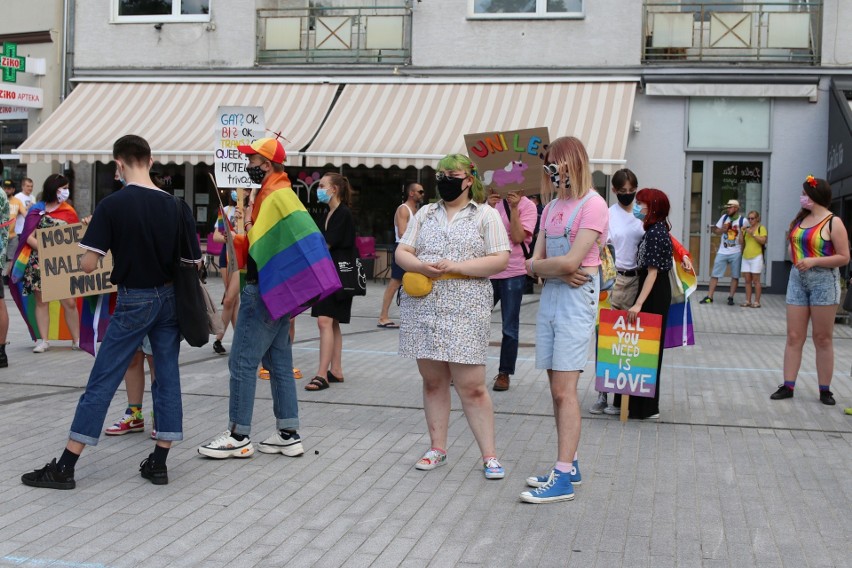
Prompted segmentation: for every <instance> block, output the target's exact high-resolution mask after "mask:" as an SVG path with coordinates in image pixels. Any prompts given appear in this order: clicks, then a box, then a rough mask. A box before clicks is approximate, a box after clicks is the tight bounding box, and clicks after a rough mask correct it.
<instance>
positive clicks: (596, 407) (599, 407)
mask: <svg viewBox="0 0 852 568" xmlns="http://www.w3.org/2000/svg"><path fill="white" fill-rule="evenodd" d="M605 408H606V394H605V393H598V399H597V400H596V401H595V403H594V404H593V405H592V407H591V408H589V412H590V413H591V414H602V413H603V411H604V409H605Z"/></svg>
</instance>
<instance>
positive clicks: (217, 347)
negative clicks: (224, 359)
mask: <svg viewBox="0 0 852 568" xmlns="http://www.w3.org/2000/svg"><path fill="white" fill-rule="evenodd" d="M213 351H215V352H216V353H218V354H219V355H224V354H225V353H227V351H225V347H224V346H223V345H222V340H221V339H217V340H216V341H214V342H213Z"/></svg>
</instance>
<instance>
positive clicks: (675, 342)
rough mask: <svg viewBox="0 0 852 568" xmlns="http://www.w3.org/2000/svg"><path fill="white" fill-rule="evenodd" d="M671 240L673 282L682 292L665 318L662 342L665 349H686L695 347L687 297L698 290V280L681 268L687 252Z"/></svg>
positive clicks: (690, 311)
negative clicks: (689, 346)
mask: <svg viewBox="0 0 852 568" xmlns="http://www.w3.org/2000/svg"><path fill="white" fill-rule="evenodd" d="M671 239H672V251H673V254H672V263H673V264H672V274H673V277H674V282H675V283H676V285H677V286H679V287H680V289H681V290H683V295H682V297H681V298H680V299H679V300H672V305H671V307H670V308H669V313H668V316H667V317H666V335H665V338H664V340H663V347H664V348H665V349H672V348H674V347H686V346H687V345H695V330H694V328H693V324H692V307H691V306H690V305H689V296H690V295H691V294H692V293H693V292H695V291H696V290H697V289H698V278H697V276H696V274H695V270H686V269H685V268H684V267H683V258H684V257H685V256H689V251H688V250H686V249H685V248H684V246H683V245H682V244H680V242H678V240H677V239H676V238H674V237H672V238H671Z"/></svg>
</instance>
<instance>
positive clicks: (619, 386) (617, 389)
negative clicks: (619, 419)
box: [595, 310, 663, 397]
mask: <svg viewBox="0 0 852 568" xmlns="http://www.w3.org/2000/svg"><path fill="white" fill-rule="evenodd" d="M662 326H663V317H662V316H661V315H659V314H648V313H644V312H640V313H639V316H638V317H637V318H636V321H635V322H634V323H632V324H631V323H629V322H628V321H627V311H625V310H602V311H601V312H600V327H599V329H598V338H597V365H596V369H595V389H596V390H597V391H598V392H614V393H620V394H626V395H630V396H643V397H653V396H654V393H655V392H656V390H657V363H658V362H659V360H660V348H661V346H660V339H661V337H662Z"/></svg>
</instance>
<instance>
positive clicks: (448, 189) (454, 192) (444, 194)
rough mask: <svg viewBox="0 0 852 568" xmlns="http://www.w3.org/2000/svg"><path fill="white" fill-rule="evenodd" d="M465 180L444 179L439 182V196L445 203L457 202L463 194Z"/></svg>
mask: <svg viewBox="0 0 852 568" xmlns="http://www.w3.org/2000/svg"><path fill="white" fill-rule="evenodd" d="M463 183H464V178H447V177H445V178H443V179H441V180H440V181H438V195H440V196H441V199H443V200H444V201H455V200H456V199H458V198H459V195H461V194H462V191H464V190H463V189H462V184H463Z"/></svg>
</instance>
